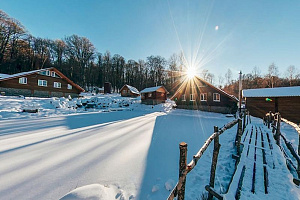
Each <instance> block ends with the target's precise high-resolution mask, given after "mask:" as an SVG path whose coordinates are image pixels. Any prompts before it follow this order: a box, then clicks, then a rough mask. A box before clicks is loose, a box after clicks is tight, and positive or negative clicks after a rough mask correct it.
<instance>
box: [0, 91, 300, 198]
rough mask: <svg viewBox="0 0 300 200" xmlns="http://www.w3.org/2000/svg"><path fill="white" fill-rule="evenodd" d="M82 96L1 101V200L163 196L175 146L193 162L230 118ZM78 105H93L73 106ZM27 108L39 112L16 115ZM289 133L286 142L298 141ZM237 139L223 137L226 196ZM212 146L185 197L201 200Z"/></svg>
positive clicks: (173, 175)
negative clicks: (184, 146)
mask: <svg viewBox="0 0 300 200" xmlns="http://www.w3.org/2000/svg"><path fill="white" fill-rule="evenodd" d="M84 99H85V100H79V99H73V100H68V99H64V98H61V99H57V98H51V99H46V98H45V99H42V98H25V99H24V98H22V97H3V96H0V116H1V120H0V127H1V129H0V163H1V165H0V180H1V181H0V199H60V198H62V197H63V196H64V197H63V200H66V199H82V198H84V197H87V196H89V195H94V197H95V198H98V199H101V198H102V199H112V198H111V197H113V198H114V199H141V200H144V199H153V200H160V199H166V198H167V197H168V195H169V193H170V190H172V188H173V187H174V185H175V183H176V182H177V178H178V159H179V143H180V142H182V141H185V142H186V143H187V144H188V161H190V160H191V159H192V156H193V155H194V154H195V153H196V152H197V151H198V150H199V148H200V147H201V146H202V145H203V143H204V141H205V140H206V139H207V138H208V137H209V136H210V135H211V134H212V132H213V126H219V127H222V126H223V125H225V124H226V123H228V122H230V121H232V120H233V118H227V117H225V115H222V114H217V113H208V112H201V111H192V110H180V109H175V110H174V109H172V103H171V102H168V103H165V104H160V105H157V106H147V105H141V104H140V100H139V99H132V98H122V97H120V96H118V95H108V96H107V95H100V96H97V97H92V96H90V97H86V98H84ZM80 103H81V104H82V103H90V104H91V107H95V108H88V109H85V108H84V107H78V108H76V107H77V106H78V105H79V106H80ZM76 105H77V106H76ZM24 107H27V108H28V107H31V108H38V109H39V112H38V113H24V112H21V111H22V109H23V108H24ZM290 132H291V134H289V139H290V140H297V133H295V132H293V131H292V129H291V131H290ZM235 134H236V127H233V128H232V129H230V130H228V131H226V132H224V133H223V134H222V135H221V136H220V143H221V150H220V154H219V160H218V167H217V174H216V182H215V185H216V186H215V188H216V190H217V191H221V192H223V193H225V191H226V190H227V187H228V184H229V181H230V178H231V176H232V173H233V170H234V160H233V159H232V157H231V155H232V154H234V153H235V150H234V148H233V146H234V144H233V141H234V138H235ZM292 135H293V136H292ZM212 146H213V145H211V146H210V147H209V148H208V150H207V151H206V152H205V153H204V156H203V157H202V158H201V159H200V160H199V162H198V165H197V166H196V167H195V169H194V170H193V171H192V172H191V173H190V174H189V175H188V177H187V185H186V199H199V200H200V199H201V195H202V193H204V192H205V189H204V186H205V185H207V184H208V183H209V174H210V165H211V156H212V148H213V147H212ZM293 187H294V186H293ZM74 189H75V191H73V192H71V193H69V192H70V191H72V190H74ZM67 193H69V194H67ZM66 194H67V195H66ZM275 196H276V195H275ZM287 199H289V198H287Z"/></svg>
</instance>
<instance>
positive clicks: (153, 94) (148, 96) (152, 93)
mask: <svg viewBox="0 0 300 200" xmlns="http://www.w3.org/2000/svg"><path fill="white" fill-rule="evenodd" d="M140 93H141V100H142V103H143V104H148V105H156V104H159V103H164V102H165V101H166V100H167V94H168V93H169V92H168V91H167V90H166V88H165V87H164V86H157V87H150V88H145V89H143V90H142V91H141V92H140Z"/></svg>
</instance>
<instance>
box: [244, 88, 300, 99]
mask: <svg viewBox="0 0 300 200" xmlns="http://www.w3.org/2000/svg"><path fill="white" fill-rule="evenodd" d="M242 94H243V97H292V96H300V86H294V87H277V88H260V89H248V90H243V93H242Z"/></svg>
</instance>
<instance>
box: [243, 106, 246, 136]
mask: <svg viewBox="0 0 300 200" xmlns="http://www.w3.org/2000/svg"><path fill="white" fill-rule="evenodd" d="M245 128H246V111H244V116H243V133H244V131H245Z"/></svg>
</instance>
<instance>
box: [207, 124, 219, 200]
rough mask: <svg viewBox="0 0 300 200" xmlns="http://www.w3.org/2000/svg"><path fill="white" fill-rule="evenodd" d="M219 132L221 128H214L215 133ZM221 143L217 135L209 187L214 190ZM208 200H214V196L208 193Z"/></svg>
mask: <svg viewBox="0 0 300 200" xmlns="http://www.w3.org/2000/svg"><path fill="white" fill-rule="evenodd" d="M217 132H219V128H218V127H217V126H214V133H217ZM220 146H221V145H220V143H219V135H217V136H216V137H215V139H214V152H213V157H212V162H211V169H210V180H209V186H210V187H212V188H214V186H215V176H216V167H217V162H218V155H219V150H220ZM208 199H209V200H211V199H213V195H212V194H211V193H208Z"/></svg>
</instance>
